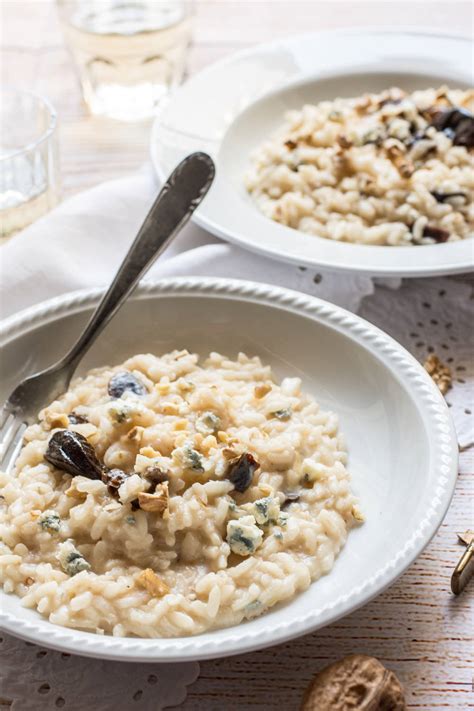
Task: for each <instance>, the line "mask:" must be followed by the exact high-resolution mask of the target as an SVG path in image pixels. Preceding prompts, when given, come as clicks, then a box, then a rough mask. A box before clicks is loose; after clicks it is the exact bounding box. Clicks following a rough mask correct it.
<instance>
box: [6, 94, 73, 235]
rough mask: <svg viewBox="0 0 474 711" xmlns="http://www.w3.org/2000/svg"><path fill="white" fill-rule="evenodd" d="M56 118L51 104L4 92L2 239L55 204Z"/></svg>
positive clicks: (56, 172)
mask: <svg viewBox="0 0 474 711" xmlns="http://www.w3.org/2000/svg"><path fill="white" fill-rule="evenodd" d="M56 134H57V117H56V111H55V110H54V109H53V107H52V106H51V104H50V103H49V101H47V99H44V98H43V97H41V96H36V95H35V94H30V93H29V92H24V91H17V90H16V89H9V88H2V89H0V239H1V240H2V241H3V240H5V239H6V238H7V237H9V236H11V235H12V234H13V233H14V232H17V231H18V230H21V229H22V228H23V227H26V226H27V225H29V224H30V223H31V222H33V221H34V220H36V219H37V218H38V217H40V216H41V215H43V214H44V213H45V212H47V211H48V210H50V209H51V208H52V207H54V205H56V203H57V201H58V196H59V165H58V148H57V135H56Z"/></svg>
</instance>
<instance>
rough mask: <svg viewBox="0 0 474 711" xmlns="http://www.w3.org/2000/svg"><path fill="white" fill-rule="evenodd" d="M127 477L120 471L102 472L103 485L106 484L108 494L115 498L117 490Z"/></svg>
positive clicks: (127, 475)
mask: <svg viewBox="0 0 474 711" xmlns="http://www.w3.org/2000/svg"><path fill="white" fill-rule="evenodd" d="M129 476H131V475H130V474H127V473H126V472H124V471H123V470H122V469H109V470H108V471H104V472H102V481H103V482H104V484H107V489H108V490H109V494H111V495H112V496H117V495H118V490H119V488H120V487H121V486H122V484H123V483H124V481H125V480H126V479H128V477H129Z"/></svg>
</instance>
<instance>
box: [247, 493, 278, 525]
mask: <svg viewBox="0 0 474 711" xmlns="http://www.w3.org/2000/svg"><path fill="white" fill-rule="evenodd" d="M242 508H243V509H244V510H245V511H248V513H249V514H252V516H253V517H254V518H255V521H256V522H257V523H258V525H259V526H264V525H265V524H267V523H277V521H278V518H279V516H280V499H278V498H277V497H273V496H265V497H264V498H263V499H257V500H256V501H252V503H250V504H244V505H243V506H242Z"/></svg>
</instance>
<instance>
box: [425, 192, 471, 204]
mask: <svg viewBox="0 0 474 711" xmlns="http://www.w3.org/2000/svg"><path fill="white" fill-rule="evenodd" d="M431 194H432V196H433V197H434V199H435V200H436V202H441V203H443V202H448V203H449V201H450V200H451V199H452V198H462V199H463V202H464V203H467V201H468V199H467V195H466V193H463V192H455V193H440V192H438V191H437V190H431Z"/></svg>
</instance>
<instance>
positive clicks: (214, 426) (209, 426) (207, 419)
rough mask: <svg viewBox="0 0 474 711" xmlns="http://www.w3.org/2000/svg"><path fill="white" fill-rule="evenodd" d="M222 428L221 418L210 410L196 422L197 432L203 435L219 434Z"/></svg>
mask: <svg viewBox="0 0 474 711" xmlns="http://www.w3.org/2000/svg"><path fill="white" fill-rule="evenodd" d="M220 427H221V418H220V417H219V415H216V413H215V412H211V411H210V410H209V411H207V412H203V413H202V415H201V416H200V417H198V418H197V420H196V430H197V431H198V432H200V433H201V434H203V435H210V434H214V433H215V432H217V431H218V430H219V429H220Z"/></svg>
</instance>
